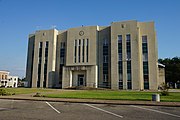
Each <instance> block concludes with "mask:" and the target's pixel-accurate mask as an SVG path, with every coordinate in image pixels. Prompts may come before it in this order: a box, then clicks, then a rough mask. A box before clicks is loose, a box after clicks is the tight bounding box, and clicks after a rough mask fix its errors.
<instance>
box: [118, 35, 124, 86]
mask: <svg viewBox="0 0 180 120" xmlns="http://www.w3.org/2000/svg"><path fill="white" fill-rule="evenodd" d="M118 71H119V89H123V62H122V35H118Z"/></svg>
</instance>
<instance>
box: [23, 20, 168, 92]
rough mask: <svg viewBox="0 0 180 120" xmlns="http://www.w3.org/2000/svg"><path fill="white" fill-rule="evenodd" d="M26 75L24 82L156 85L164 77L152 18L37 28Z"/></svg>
mask: <svg viewBox="0 0 180 120" xmlns="http://www.w3.org/2000/svg"><path fill="white" fill-rule="evenodd" d="M159 66H160V67H159ZM159 74H160V75H159ZM26 79H27V80H28V86H29V87H44V88H68V87H73V86H87V87H95V88H97V87H99V88H110V89H133V90H142V89H150V90H156V89H158V86H159V85H160V84H161V83H162V82H164V81H165V79H164V66H162V65H159V64H158V51H157V41H156V31H155V28H154V22H137V21H135V20H132V21H122V22H112V23H111V25H110V26H82V27H77V28H70V29H68V30H56V29H52V30H39V31H36V32H35V33H34V34H30V35H29V43H28V56H27V68H26Z"/></svg>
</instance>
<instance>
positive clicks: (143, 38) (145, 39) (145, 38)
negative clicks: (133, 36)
mask: <svg viewBox="0 0 180 120" xmlns="http://www.w3.org/2000/svg"><path fill="white" fill-rule="evenodd" d="M142 43H147V35H144V36H142Z"/></svg>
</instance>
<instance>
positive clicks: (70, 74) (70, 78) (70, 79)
mask: <svg viewBox="0 0 180 120" xmlns="http://www.w3.org/2000/svg"><path fill="white" fill-rule="evenodd" d="M69 83H70V84H69V86H70V87H72V70H70V71H69Z"/></svg>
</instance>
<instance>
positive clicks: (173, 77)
mask: <svg viewBox="0 0 180 120" xmlns="http://www.w3.org/2000/svg"><path fill="white" fill-rule="evenodd" d="M158 62H159V63H161V64H164V65H165V79H166V83H167V82H168V83H172V84H174V83H177V82H178V81H180V57H174V58H165V59H159V60H158Z"/></svg>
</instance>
